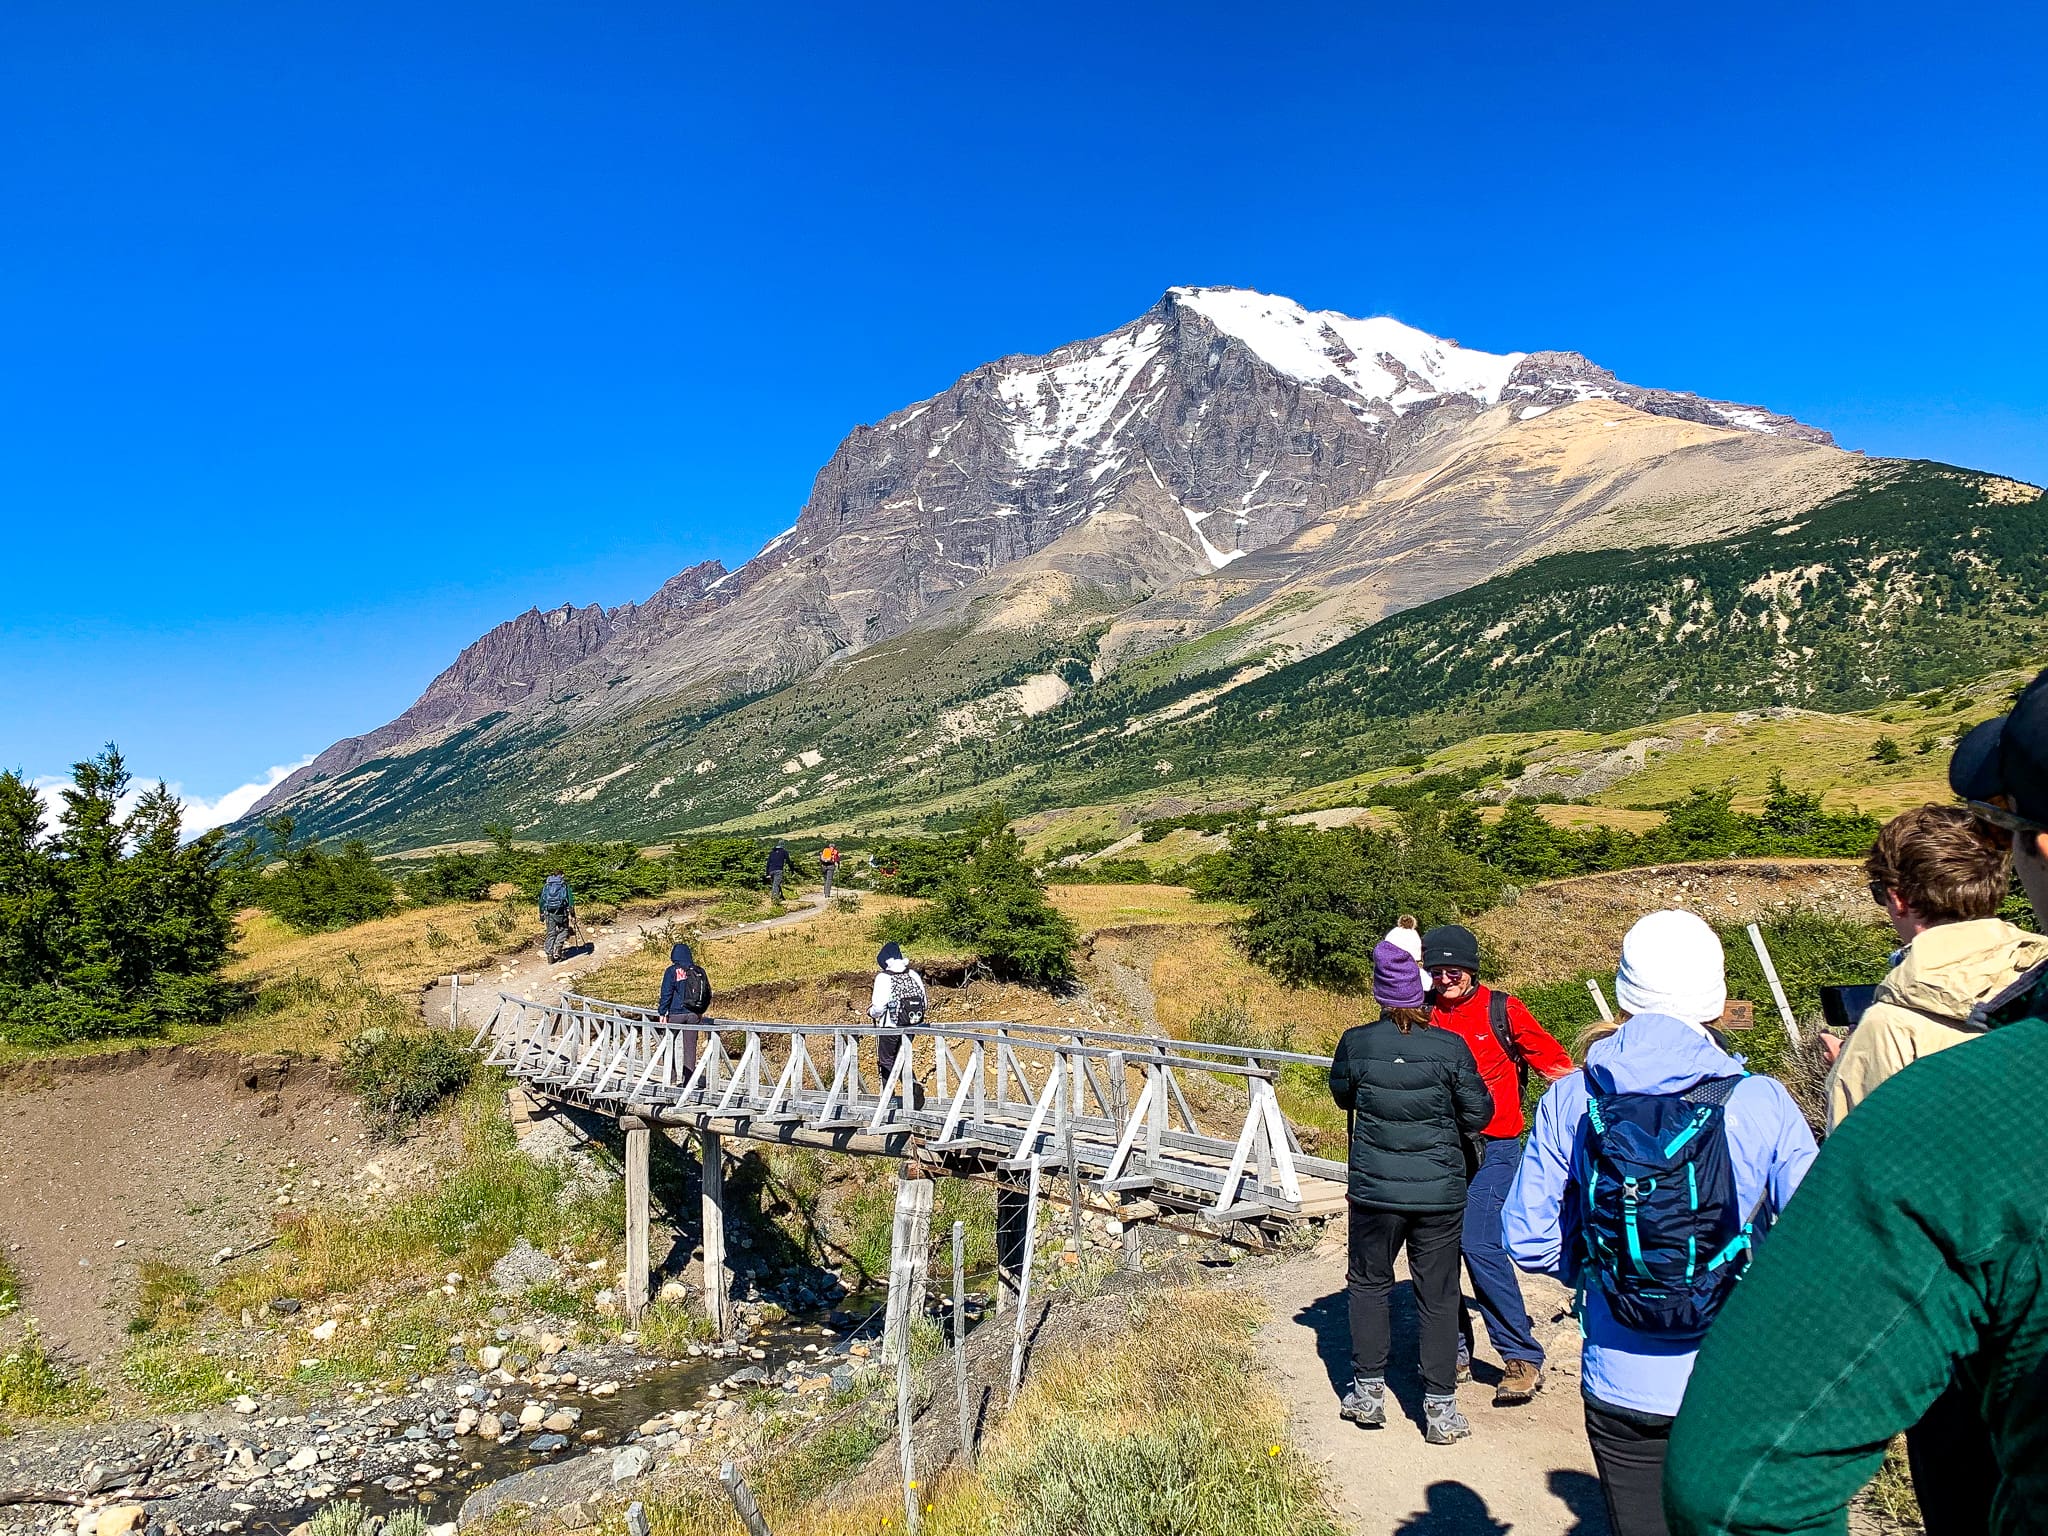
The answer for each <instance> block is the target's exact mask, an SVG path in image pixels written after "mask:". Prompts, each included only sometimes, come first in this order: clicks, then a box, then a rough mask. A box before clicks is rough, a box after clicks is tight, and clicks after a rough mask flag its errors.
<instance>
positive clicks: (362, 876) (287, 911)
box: [256, 840, 397, 933]
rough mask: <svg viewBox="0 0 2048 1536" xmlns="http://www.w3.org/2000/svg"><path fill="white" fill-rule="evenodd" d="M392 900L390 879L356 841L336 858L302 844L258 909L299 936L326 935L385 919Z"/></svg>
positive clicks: (270, 879)
mask: <svg viewBox="0 0 2048 1536" xmlns="http://www.w3.org/2000/svg"><path fill="white" fill-rule="evenodd" d="M396 900H397V888H396V887H395V886H394V885H393V884H392V881H391V877H390V876H389V875H387V874H386V873H385V872H384V871H383V870H382V869H381V868H379V867H378V864H377V861H376V860H375V859H373V858H371V857H370V850H369V847H368V845H367V844H365V843H363V842H361V841H358V840H351V841H349V842H346V843H343V844H342V845H341V852H340V853H329V852H327V850H326V849H324V848H323V847H321V845H320V844H319V843H318V842H310V843H303V844H301V845H300V846H299V847H297V848H295V849H293V850H292V852H291V853H290V854H289V855H288V856H287V858H286V859H285V864H284V867H283V868H282V869H277V870H273V871H271V873H270V874H268V875H266V876H265V877H264V879H263V883H262V885H261V886H260V887H258V889H257V892H256V904H257V905H258V906H260V907H262V908H263V909H264V910H265V911H266V912H269V913H271V914H272V915H273V916H275V917H276V918H278V919H279V920H280V921H281V922H284V923H285V924H287V925H288V926H290V927H292V928H294V929H296V930H297V931H298V932H300V933H327V932H331V931H333V930H334V929H337V928H349V927H353V926H354V925H355V924H357V923H366V922H368V921H370V920H371V919H372V918H377V917H384V916H386V915H388V914H389V913H390V911H391V909H392V907H393V905H394V904H395V903H396Z"/></svg>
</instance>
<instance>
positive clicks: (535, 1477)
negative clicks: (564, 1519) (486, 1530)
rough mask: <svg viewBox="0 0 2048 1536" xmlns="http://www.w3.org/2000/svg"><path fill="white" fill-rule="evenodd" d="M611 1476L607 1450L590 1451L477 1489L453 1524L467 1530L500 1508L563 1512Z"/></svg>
mask: <svg viewBox="0 0 2048 1536" xmlns="http://www.w3.org/2000/svg"><path fill="white" fill-rule="evenodd" d="M611 1476H612V1457H611V1452H609V1451H590V1452H588V1453H586V1454H584V1455H582V1456H578V1457H575V1458H574V1459H572V1460H569V1461H557V1462H550V1463H548V1464H547V1465H545V1466H539V1467H532V1468H529V1469H528V1470H527V1471H524V1472H521V1473H518V1474H517V1475H515V1476H512V1477H508V1478H504V1479H502V1480H501V1481H499V1482H495V1483H492V1484H490V1485H489V1486H488V1487H485V1488H479V1489H477V1490H476V1492H474V1493H472V1494H471V1495H470V1496H469V1497H468V1498H466V1499H464V1500H463V1501H462V1513H461V1514H460V1515H459V1516H458V1517H457V1523H458V1524H459V1525H461V1526H462V1527H464V1528H465V1529H467V1528H468V1527H471V1526H475V1525H480V1524H482V1523H483V1522H485V1521H487V1520H489V1519H490V1518H491V1517H492V1516H493V1515H495V1514H497V1513H498V1511H499V1510H501V1509H506V1508H508V1507H511V1506H514V1505H522V1504H523V1505H526V1506H527V1507H528V1508H530V1509H531V1511H532V1512H533V1513H534V1514H535V1515H546V1514H556V1513H558V1512H563V1511H566V1510H567V1509H568V1508H569V1506H571V1505H574V1504H580V1503H581V1502H582V1501H583V1500H585V1499H590V1498H594V1497H595V1496H596V1495H597V1494H598V1493H599V1492H601V1491H602V1490H603V1489H604V1488H605V1487H606V1486H607V1485H608V1484H609V1483H610V1482H611ZM585 1523H586V1524H587V1523H588V1522H587V1521H586V1522H585Z"/></svg>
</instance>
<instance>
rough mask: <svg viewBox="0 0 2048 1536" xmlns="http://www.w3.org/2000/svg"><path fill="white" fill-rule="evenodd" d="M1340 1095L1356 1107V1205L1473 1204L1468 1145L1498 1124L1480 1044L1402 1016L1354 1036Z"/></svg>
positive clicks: (1338, 1081) (1429, 1208) (1347, 1046)
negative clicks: (1478, 1054) (1409, 1023)
mask: <svg viewBox="0 0 2048 1536" xmlns="http://www.w3.org/2000/svg"><path fill="white" fill-rule="evenodd" d="M1330 1096H1331V1097H1332V1098H1334V1099H1335V1100H1336V1101H1337V1104H1338V1106H1339V1107H1340V1108H1343V1109H1347V1110H1350V1111H1351V1191H1350V1192H1351V1200H1352V1203H1353V1204H1355V1205H1363V1206H1369V1207H1371V1208H1372V1209H1374V1210H1380V1211H1407V1212H1412V1213H1415V1214H1425V1213H1429V1212H1436V1211H1455V1210H1458V1209H1460V1208H1461V1207H1463V1205H1464V1204H1465V1182H1466V1166H1467V1165H1466V1161H1465V1142H1466V1138H1467V1137H1469V1136H1476V1135H1478V1134H1479V1132H1480V1131H1481V1130H1483V1129H1484V1128H1485V1126H1486V1123H1487V1121H1489V1120H1491V1119H1492V1118H1493V1095H1492V1094H1490V1093H1488V1092H1487V1091H1486V1084H1485V1082H1484V1081H1482V1080H1481V1078H1480V1076H1479V1067H1478V1064H1477V1063H1475V1062H1474V1061H1473V1060H1472V1050H1471V1047H1470V1046H1468V1045H1466V1044H1465V1042H1464V1040H1463V1038H1462V1037H1460V1036H1458V1035H1456V1034H1453V1033H1452V1032H1451V1031H1450V1030H1448V1029H1437V1028H1435V1027H1433V1026H1431V1025H1428V1024H1418V1025H1416V1026H1415V1027H1414V1029H1412V1030H1410V1031H1409V1032H1408V1033H1407V1034H1403V1033H1401V1026H1400V1025H1398V1024H1396V1023H1395V1022H1394V1021H1393V1020H1392V1019H1380V1020H1378V1021H1377V1022H1376V1023H1372V1024H1361V1025H1359V1026H1358V1027H1357V1028H1355V1029H1347V1030H1345V1031H1344V1038H1343V1039H1341V1040H1339V1041H1338V1042H1337V1053H1336V1057H1335V1059H1334V1060H1333V1061H1332V1062H1331V1064H1330Z"/></svg>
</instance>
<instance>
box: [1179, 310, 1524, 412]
mask: <svg viewBox="0 0 2048 1536" xmlns="http://www.w3.org/2000/svg"><path fill="white" fill-rule="evenodd" d="M1172 292H1173V295H1174V297H1175V298H1176V299H1178V300H1179V301H1180V302H1181V303H1183V304H1185V305H1186V306H1187V307H1188V308H1190V309H1192V310H1194V311H1195V312H1196V313H1197V314H1199V315H1201V316H1202V317H1203V318H1205V319H1206V320H1208V322H1209V323H1210V324H1211V325H1213V326H1215V327H1216V329H1217V330H1219V331H1222V332H1223V333H1224V334H1225V335H1228V336H1234V337H1236V338H1237V339H1238V340H1239V341H1241V342H1243V343H1244V344H1245V345H1246V346H1248V347H1250V348H1251V349H1252V350H1253V351H1254V352H1256V353H1257V354H1258V355H1259V356H1260V358H1262V359H1263V360H1264V361H1265V362H1266V363H1267V364H1268V365H1269V366H1271V367H1273V368H1276V369H1278V370H1279V371H1280V372H1282V373H1284V374H1287V375H1289V376H1290V377H1292V378H1296V379H1299V380H1301V381H1302V382H1303V383H1304V384H1313V385H1316V386H1318V387H1322V386H1327V385H1329V384H1336V385H1338V386H1340V387H1341V388H1343V389H1345V390H1348V391H1349V392H1351V393H1352V394H1355V395H1358V396H1359V397H1361V398H1362V399H1366V400H1375V401H1381V402H1384V403H1385V404H1387V405H1388V406H1390V407H1392V409H1393V410H1394V412H1395V414H1397V415H1398V414H1400V412H1402V411H1403V410H1404V409H1406V408H1407V407H1408V406H1411V405H1417V404H1420V403H1421V402H1423V401H1425V400H1433V399H1435V398H1436V397H1437V396H1439V395H1467V396H1470V397H1471V398H1472V399H1474V400H1478V401H1480V402H1482V403H1483V404H1486V405H1492V404H1494V403H1495V402H1497V401H1498V400H1499V399H1500V394H1501V391H1502V390H1503V389H1505V388H1506V387H1507V382H1508V376H1509V375H1510V374H1512V373H1513V372H1514V371H1515V365H1516V364H1517V363H1519V362H1520V361H1521V360H1522V359H1523V358H1524V357H1526V356H1527V355H1528V354H1527V353H1525V352H1509V353H1506V354H1495V353H1492V352H1479V351H1474V350H1473V349H1471V348H1469V347H1461V346H1459V345H1458V344H1457V343H1456V342H1454V341H1444V340H1442V339H1440V338H1438V337H1435V336H1432V335H1430V334H1429V332H1427V331H1419V330H1417V329H1416V328H1415V327H1414V326H1412V325H1403V324H1402V323H1401V322H1400V321H1398V320H1393V319H1389V318H1388V317H1386V316H1384V315H1382V316H1377V317H1374V318H1370V319H1365V320H1358V319H1354V318H1352V317H1351V316H1349V315H1340V314H1338V313H1337V312H1336V311H1335V310H1330V309H1325V310H1314V311H1311V310H1307V309H1304V308H1302V306H1301V305H1299V304H1297V303H1295V302H1294V300H1292V299H1287V298H1281V297H1279V296H1277V295H1273V294H1264V293H1254V292H1253V291H1251V290H1250V289H1248V288H1175V289H1173V290H1172Z"/></svg>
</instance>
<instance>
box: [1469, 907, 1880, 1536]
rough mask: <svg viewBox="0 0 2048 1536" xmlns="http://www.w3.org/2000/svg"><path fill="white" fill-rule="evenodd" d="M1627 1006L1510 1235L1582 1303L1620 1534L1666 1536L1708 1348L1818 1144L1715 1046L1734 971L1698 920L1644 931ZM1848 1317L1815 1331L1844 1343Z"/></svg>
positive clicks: (1534, 1159)
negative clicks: (1674, 1458) (1685, 1425)
mask: <svg viewBox="0 0 2048 1536" xmlns="http://www.w3.org/2000/svg"><path fill="white" fill-rule="evenodd" d="M1614 995H1615V999H1616V1001H1617V1002H1618V1003H1619V1004H1620V1006H1621V1009H1622V1012H1623V1015H1624V1017H1623V1020H1622V1023H1621V1026H1620V1028H1618V1029H1617V1030H1615V1031H1614V1033H1613V1034H1611V1035H1609V1036H1608V1037H1607V1038H1606V1039H1604V1040H1602V1041H1600V1042H1599V1043H1598V1044H1596V1045H1595V1046H1593V1048H1592V1049H1591V1050H1590V1051H1589V1052H1588V1053H1587V1056H1586V1066H1585V1070H1584V1071H1582V1072H1574V1073H1572V1074H1571V1075H1570V1076H1568V1077H1564V1078H1560V1079H1559V1080H1558V1081H1557V1082H1556V1083H1554V1084H1552V1086H1551V1088H1550V1090H1549V1091H1548V1092H1547V1093H1545V1094H1544V1095H1543V1099H1542V1101H1541V1102H1540V1103H1539V1104H1538V1105H1537V1107H1536V1125H1535V1129H1534V1130H1533V1131H1532V1132H1531V1133H1530V1136H1529V1146H1528V1149H1527V1151H1526V1152H1525V1153H1524V1154H1523V1156H1522V1161H1521V1166H1520V1168H1519V1169H1518V1170H1517V1172H1516V1175H1515V1182H1514V1185H1513V1187H1512V1188H1511V1189H1510V1190H1509V1191H1508V1199H1507V1207H1506V1210H1505V1212H1504V1229H1505V1235H1506V1239H1507V1245H1508V1251H1509V1252H1510V1253H1511V1254H1513V1255H1514V1260H1515V1262H1516V1263H1517V1264H1519V1265H1521V1266H1522V1268H1524V1269H1527V1270H1530V1271H1532V1272H1540V1273H1544V1274H1551V1275H1555V1276H1557V1277H1558V1278H1559V1279H1561V1280H1563V1281H1564V1282H1565V1283H1566V1284H1567V1285H1570V1286H1572V1287H1574V1289H1575V1291H1576V1301H1575V1310H1576V1311H1577V1312H1578V1316H1579V1326H1580V1328H1581V1329H1582V1330H1583V1331H1584V1334H1585V1347H1584V1351H1583V1358H1582V1360H1581V1362H1580V1376H1579V1381H1580V1387H1581V1390H1582V1393H1583V1395H1584V1398H1585V1405H1584V1406H1585V1414H1586V1437H1587V1439H1588V1440H1590V1441H1591V1442H1592V1447H1593V1461H1594V1464H1595V1465H1596V1466H1597V1467H1598V1468H1599V1471H1600V1491H1601V1493H1602V1494H1603V1495H1604V1497H1605V1498H1606V1501H1607V1519H1608V1525H1609V1527H1610V1528H1611V1529H1612V1531H1613V1532H1614V1536H1663V1532H1664V1510H1663V1504H1662V1502H1661V1498H1660V1495H1659V1491H1658V1490H1659V1487H1660V1486H1661V1483H1662V1480H1663V1475H1664V1454H1665V1451H1666V1449H1667V1446H1668V1441H1669V1436H1670V1433H1671V1421H1672V1419H1673V1417H1675V1416H1676V1414H1677V1413H1678V1408H1679V1403H1680V1401H1681V1400H1682V1399H1683V1398H1684V1396H1685V1383H1686V1378H1687V1376H1688V1375H1689V1374H1690V1373H1691V1371H1692V1362H1693V1357H1694V1354H1695V1353H1696V1352H1697V1350H1698V1348H1699V1340H1700V1337H1701V1336H1702V1335H1703V1334H1704V1333H1705V1332H1706V1329H1707V1324H1708V1323H1709V1322H1711V1321H1712V1320H1713V1317H1714V1314H1715V1312H1716V1311H1717V1310H1718V1309H1719V1307H1720V1305H1721V1302H1722V1301H1723V1299H1724V1298H1725V1296H1726V1295H1727V1293H1728V1291H1729V1289H1730V1287H1731V1286H1733V1284H1734V1282H1735V1280H1736V1278H1737V1277H1738V1276H1739V1275H1740V1274H1741V1273H1742V1271H1743V1269H1744V1267H1745V1266H1746V1265H1747V1263H1748V1260H1749V1256H1750V1252H1751V1248H1752V1246H1753V1244H1754V1242H1755V1240H1756V1238H1757V1237H1758V1236H1759V1235H1761V1234H1762V1233H1763V1231H1764V1230H1765V1229H1766V1228H1767V1227H1768V1226H1769V1225H1770V1222H1771V1218H1772V1216H1773V1214H1774V1213H1775V1212H1776V1211H1778V1210H1781V1209H1782V1208H1783V1207H1784V1205H1785V1203H1786V1202H1787V1201H1789V1200H1790V1199H1791V1198H1792V1192H1793V1190H1794V1189H1796V1188H1797V1187H1798V1185H1799V1180H1800V1176H1801V1175H1802V1174H1804V1173H1805V1171H1806V1168H1807V1165H1808V1164H1809V1163H1811V1162H1812V1161H1813V1154H1814V1143H1813V1132H1812V1131H1810V1130H1808V1129H1807V1125H1806V1120H1805V1118H1804V1116H1802V1115H1801V1114H1800V1112H1799V1108H1798V1106H1797V1105H1796V1104H1794V1103H1793V1102H1792V1096H1791V1094H1789V1093H1787V1092H1786V1091H1785V1086H1784V1084H1782V1083H1780V1082H1779V1081H1778V1080H1777V1079H1776V1078H1772V1077H1752V1076H1749V1075H1748V1073H1747V1071H1746V1069H1745V1068H1744V1066H1743V1064H1742V1058H1741V1057H1739V1056H1731V1055H1729V1054H1728V1053H1727V1052H1726V1051H1725V1050H1723V1049H1722V1048H1721V1047H1720V1046H1719V1045H1718V1044H1716V1043H1715V1039H1714V1036H1713V1034H1712V1032H1711V1026H1712V1025H1713V1024H1714V1023H1715V1022H1716V1021H1717V1020H1718V1019H1720V1018H1721V1017H1722V1015H1723V1014H1724V1013H1725V1012H1726V1011H1727V1001H1728V990H1727V983H1726V978H1725V971H1724V959H1723V956H1722V953H1721V941H1720V939H1718V938H1717V937H1715V934H1714V930H1713V929H1711V928H1709V927H1708V926H1707V925H1706V923H1705V922H1704V921H1703V920H1702V919H1700V918H1699V917H1698V916H1697V915H1695V914H1694V913H1691V912H1674V911H1665V912H1652V913H1650V914H1649V916H1647V917H1644V918H1642V919H1641V920H1640V921H1638V922H1637V923H1636V925H1635V926H1634V927H1633V928H1631V929H1629V931H1628V936H1627V937H1626V938H1625V939H1623V940H1622V945H1621V968H1620V970H1619V972H1618V973H1617V974H1616V976H1615V978H1614ZM1853 1304H1854V1303H1853V1300H1852V1299H1849V1298H1845V1297H1843V1296H1837V1297H1835V1298H1834V1307H1842V1306H1846V1305H1853ZM1834 1307H1831V1309H1830V1315H1829V1316H1821V1317H1816V1316H1813V1315H1811V1314H1809V1315H1808V1316H1807V1317H1806V1318H1805V1319H1804V1320H1803V1324H1802V1325H1803V1326H1806V1327H1812V1328H1816V1329H1819V1328H1825V1327H1828V1326H1829V1325H1830V1324H1831V1323H1832V1321H1833V1316H1832V1313H1833V1311H1834Z"/></svg>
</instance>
